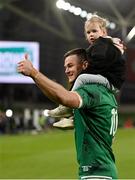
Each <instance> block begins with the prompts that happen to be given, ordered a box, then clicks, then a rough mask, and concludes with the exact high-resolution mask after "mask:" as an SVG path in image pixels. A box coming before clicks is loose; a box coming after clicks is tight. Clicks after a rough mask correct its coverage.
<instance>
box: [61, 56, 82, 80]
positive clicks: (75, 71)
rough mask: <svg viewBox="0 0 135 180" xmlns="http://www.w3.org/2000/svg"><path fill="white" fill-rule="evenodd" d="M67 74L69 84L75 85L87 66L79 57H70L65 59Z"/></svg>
mask: <svg viewBox="0 0 135 180" xmlns="http://www.w3.org/2000/svg"><path fill="white" fill-rule="evenodd" d="M64 67H65V74H66V75H67V78H68V81H69V83H73V82H74V80H75V79H76V78H77V76H78V75H79V74H80V73H81V71H82V70H84V69H85V65H84V63H83V62H81V61H80V59H79V57H78V56H77V55H70V56H68V57H66V58H65V63H64Z"/></svg>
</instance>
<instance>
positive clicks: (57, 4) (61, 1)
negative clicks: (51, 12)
mask: <svg viewBox="0 0 135 180" xmlns="http://www.w3.org/2000/svg"><path fill="white" fill-rule="evenodd" d="M64 3H65V2H64V1H63V0H58V1H57V2H56V6H57V8H59V9H62V8H63V6H64Z"/></svg>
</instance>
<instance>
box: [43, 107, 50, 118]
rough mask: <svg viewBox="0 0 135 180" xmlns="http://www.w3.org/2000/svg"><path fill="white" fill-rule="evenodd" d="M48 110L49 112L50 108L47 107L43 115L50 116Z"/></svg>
mask: <svg viewBox="0 0 135 180" xmlns="http://www.w3.org/2000/svg"><path fill="white" fill-rule="evenodd" d="M48 112H49V110H48V109H45V110H44V111H43V115H44V116H46V117H48V116H49V114H48Z"/></svg>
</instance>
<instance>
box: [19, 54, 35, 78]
mask: <svg viewBox="0 0 135 180" xmlns="http://www.w3.org/2000/svg"><path fill="white" fill-rule="evenodd" d="M17 71H18V72H19V73H21V74H23V75H25V76H30V77H32V78H35V76H36V75H37V73H38V71H37V70H36V69H35V68H34V67H33V65H32V63H31V61H30V60H28V54H25V56H24V60H22V61H20V62H19V63H18V66H17Z"/></svg>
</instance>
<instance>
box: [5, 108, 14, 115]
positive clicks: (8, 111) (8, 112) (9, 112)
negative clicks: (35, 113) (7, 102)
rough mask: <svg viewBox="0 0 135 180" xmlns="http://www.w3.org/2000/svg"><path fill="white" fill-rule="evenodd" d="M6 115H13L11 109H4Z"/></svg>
mask: <svg viewBox="0 0 135 180" xmlns="http://www.w3.org/2000/svg"><path fill="white" fill-rule="evenodd" d="M6 116H7V117H12V116H13V111H12V110H11V109H7V110H6Z"/></svg>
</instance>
